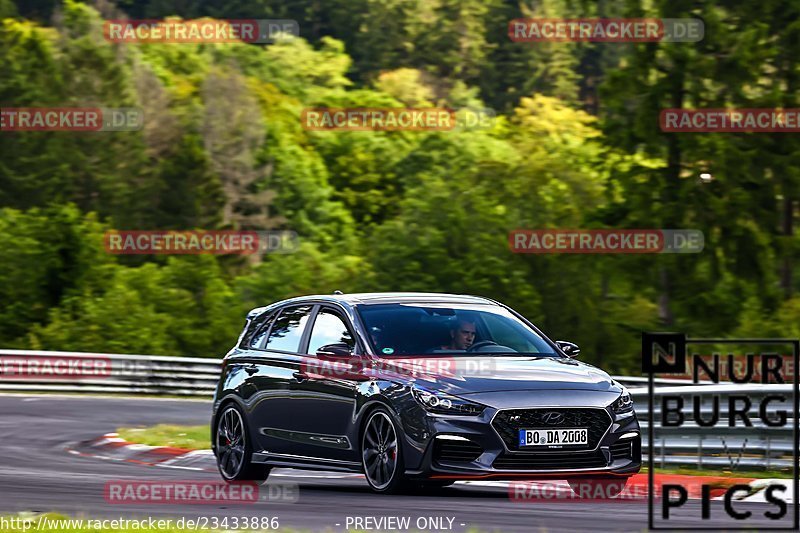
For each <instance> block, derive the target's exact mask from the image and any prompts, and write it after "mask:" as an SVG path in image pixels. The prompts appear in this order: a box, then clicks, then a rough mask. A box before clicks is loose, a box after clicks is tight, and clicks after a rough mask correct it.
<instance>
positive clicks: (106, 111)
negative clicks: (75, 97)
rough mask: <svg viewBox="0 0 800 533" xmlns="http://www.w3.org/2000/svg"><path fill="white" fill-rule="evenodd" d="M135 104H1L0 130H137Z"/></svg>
mask: <svg viewBox="0 0 800 533" xmlns="http://www.w3.org/2000/svg"><path fill="white" fill-rule="evenodd" d="M143 124H144V112H143V111H142V110H141V109H139V108H137V107H4V108H2V109H0V131H4V132H5V131H138V130H140V129H142V125H143Z"/></svg>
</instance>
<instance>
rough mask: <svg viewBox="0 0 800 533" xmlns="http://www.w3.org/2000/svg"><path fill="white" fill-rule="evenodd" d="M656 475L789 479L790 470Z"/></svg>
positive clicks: (665, 470) (688, 471)
mask: <svg viewBox="0 0 800 533" xmlns="http://www.w3.org/2000/svg"><path fill="white" fill-rule="evenodd" d="M641 473H642V474H646V473H647V467H642V472H641ZM655 473H656V474H680V475H685V476H719V477H732V478H737V477H741V478H748V477H749V478H755V479H771V478H774V479H780V478H783V479H791V477H792V471H791V469H786V470H714V469H712V468H708V469H703V470H698V469H696V468H659V467H656V469H655Z"/></svg>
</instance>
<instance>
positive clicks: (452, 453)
mask: <svg viewBox="0 0 800 533" xmlns="http://www.w3.org/2000/svg"><path fill="white" fill-rule="evenodd" d="M482 453H483V448H481V447H480V446H478V445H477V444H475V443H474V442H472V441H464V440H445V439H436V441H435V442H434V444H433V459H434V461H436V462H440V461H446V462H456V463H470V462H472V461H474V460H475V459H477V458H478V457H480V455H481V454H482Z"/></svg>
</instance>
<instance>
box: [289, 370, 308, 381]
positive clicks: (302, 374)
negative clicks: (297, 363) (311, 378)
mask: <svg viewBox="0 0 800 533" xmlns="http://www.w3.org/2000/svg"><path fill="white" fill-rule="evenodd" d="M292 377H293V378H294V379H296V380H297V381H305V380H307V379H308V374H306V373H305V372H299V371H298V372H294V373H293V374H292Z"/></svg>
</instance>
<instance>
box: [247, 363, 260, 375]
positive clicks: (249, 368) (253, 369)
mask: <svg viewBox="0 0 800 533" xmlns="http://www.w3.org/2000/svg"><path fill="white" fill-rule="evenodd" d="M244 371H245V372H247V373H248V374H250V375H251V376H252V375H253V374H255V373H257V372H258V366H256V365H247V366H246V367H244Z"/></svg>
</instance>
